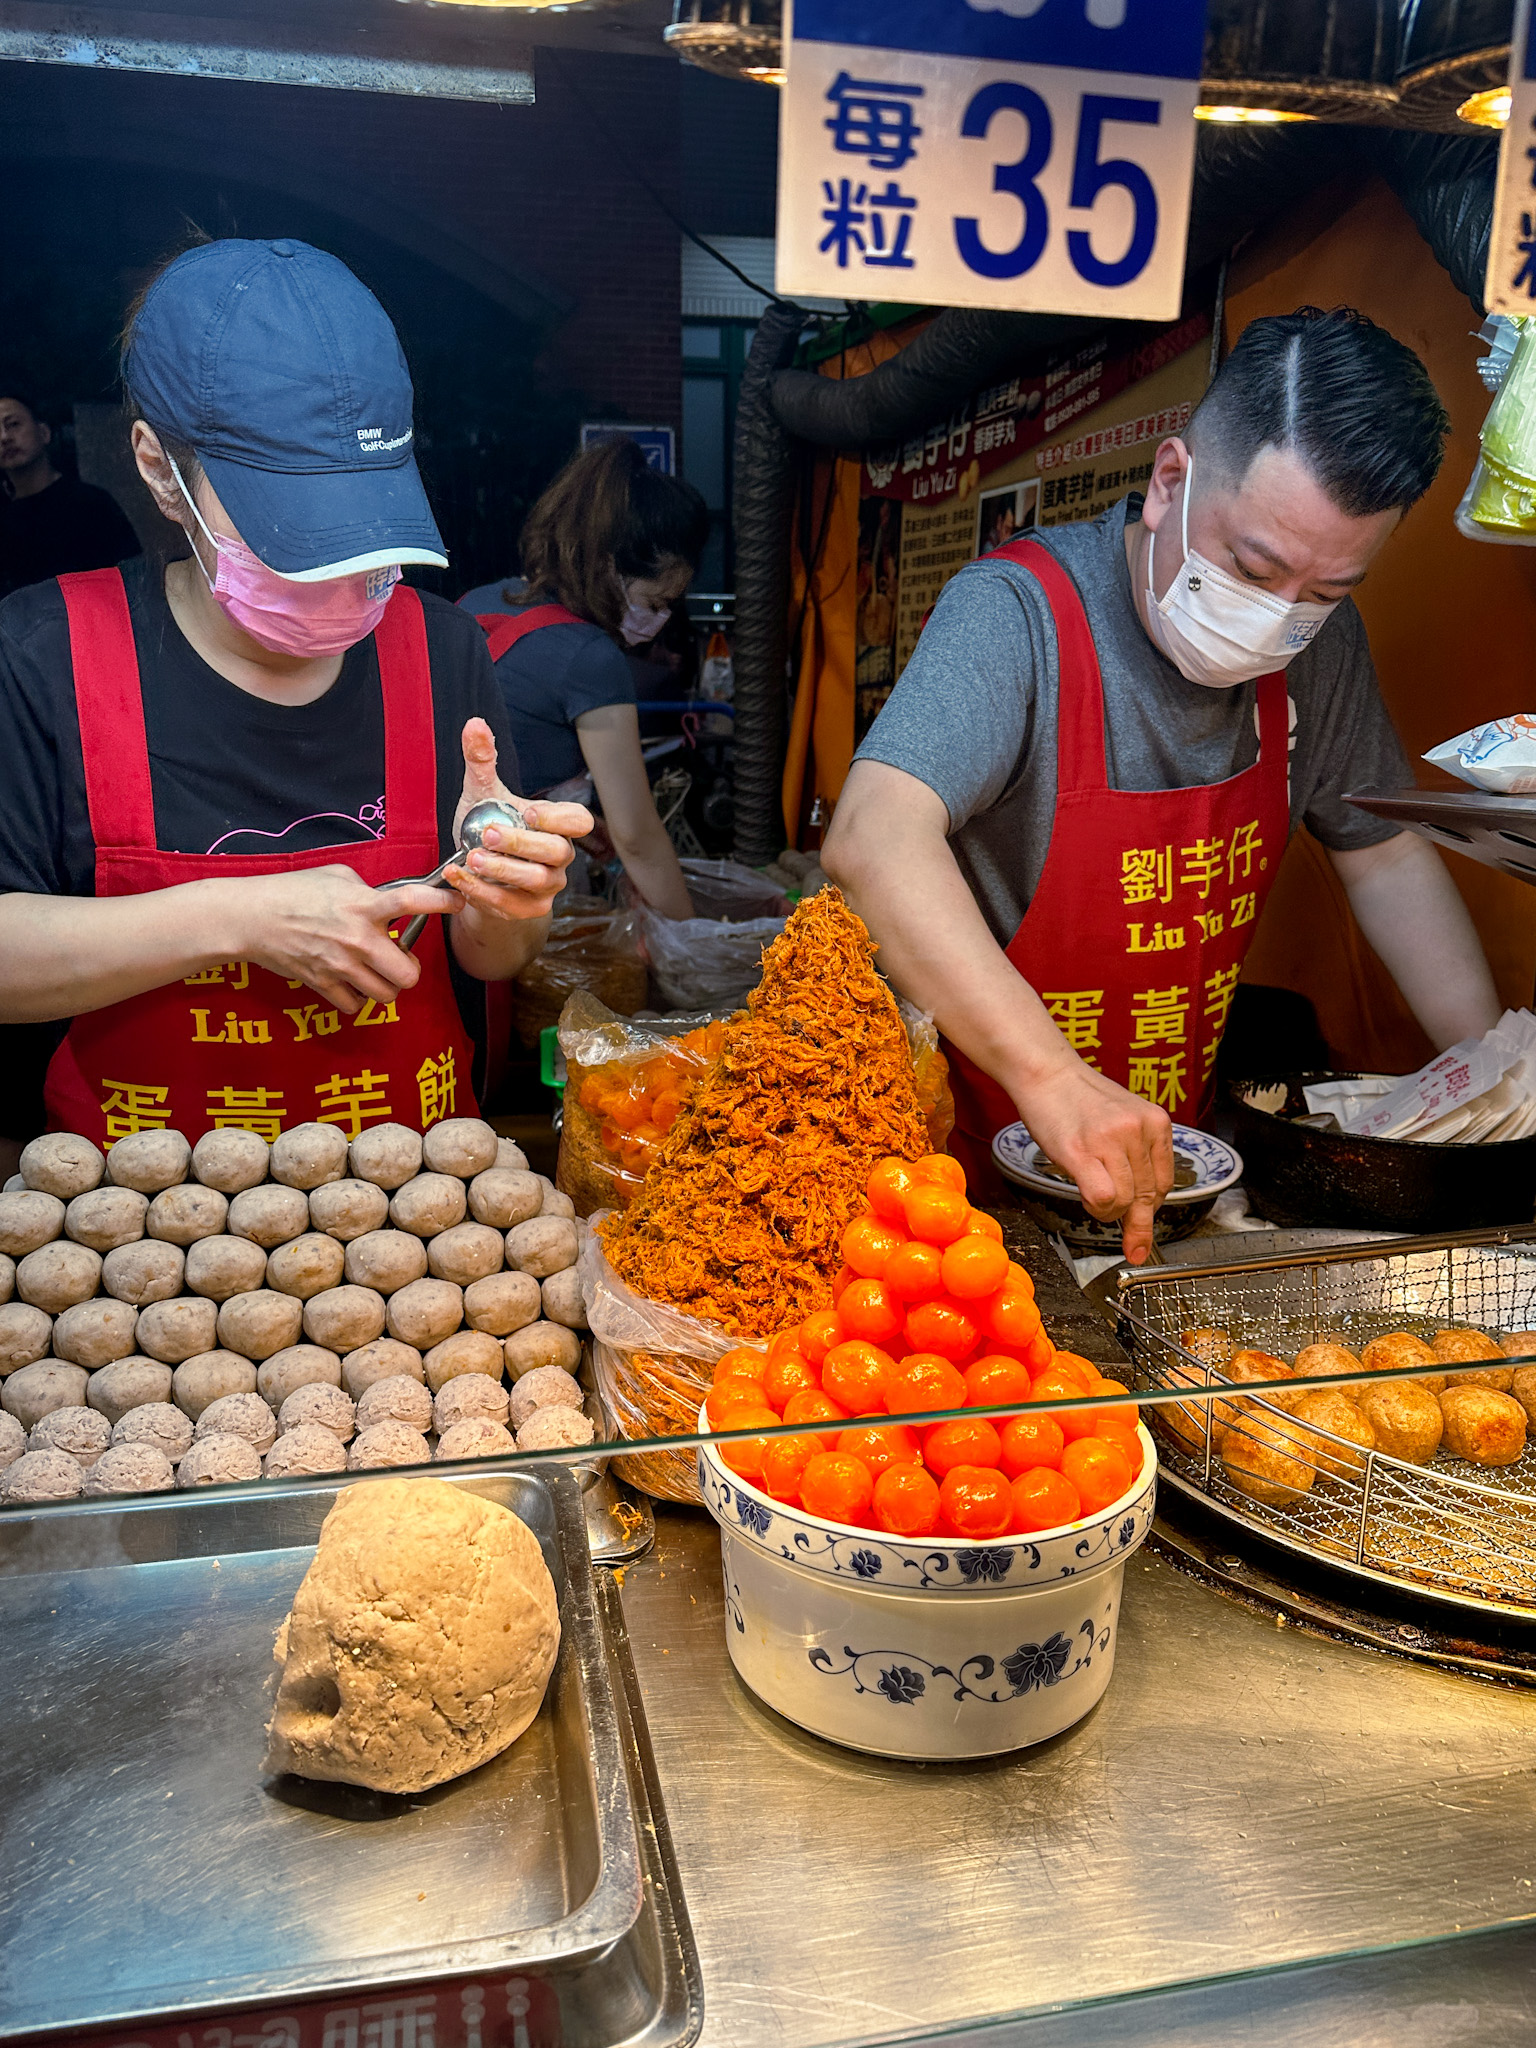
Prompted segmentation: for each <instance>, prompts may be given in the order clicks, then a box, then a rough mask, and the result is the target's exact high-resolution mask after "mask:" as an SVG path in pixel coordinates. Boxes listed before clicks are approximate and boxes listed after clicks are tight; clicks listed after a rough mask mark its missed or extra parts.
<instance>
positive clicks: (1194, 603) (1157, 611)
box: [1147, 455, 1339, 690]
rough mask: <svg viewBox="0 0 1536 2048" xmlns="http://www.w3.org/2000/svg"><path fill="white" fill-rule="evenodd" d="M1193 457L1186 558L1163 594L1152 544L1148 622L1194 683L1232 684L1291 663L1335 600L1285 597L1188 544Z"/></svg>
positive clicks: (1188, 475)
mask: <svg viewBox="0 0 1536 2048" xmlns="http://www.w3.org/2000/svg"><path fill="white" fill-rule="evenodd" d="M1194 487H1195V458H1194V457H1193V456H1192V455H1191V456H1190V458H1189V467H1188V469H1187V470H1186V471H1185V472H1184V504H1183V508H1182V510H1183V541H1184V559H1183V561H1182V562H1181V564H1180V565H1179V569H1178V572H1177V574H1176V575H1175V576H1174V579H1173V581H1172V582H1171V583H1170V584H1169V586H1168V594H1167V596H1166V597H1164V598H1162V599H1161V600H1159V598H1158V595H1157V589H1156V585H1155V584H1154V583H1153V580H1152V554H1153V548H1154V546H1155V544H1156V540H1157V536H1156V534H1154V535H1153V536H1152V542H1151V543H1150V544H1149V545H1148V548H1147V626H1148V630H1149V631H1150V632H1151V635H1152V638H1153V640H1154V641H1155V642H1156V643H1157V645H1158V647H1160V648H1161V650H1162V651H1163V653H1164V654H1166V655H1167V657H1168V659H1169V660H1170V661H1171V662H1172V663H1173V665H1174V667H1175V668H1176V669H1177V670H1178V671H1179V674H1180V675H1181V676H1183V677H1185V678H1186V680H1187V681H1189V682H1191V683H1204V684H1206V685H1207V687H1208V688H1211V689H1217V690H1224V689H1230V688H1231V687H1232V685H1233V684H1235V683H1246V682H1250V681H1251V680H1252V679H1253V677H1255V676H1267V675H1270V674H1272V673H1273V672H1274V671H1275V670H1276V669H1283V668H1285V667H1286V666H1287V665H1288V664H1289V663H1290V662H1293V661H1294V660H1295V659H1296V657H1297V655H1298V654H1300V652H1301V650H1302V649H1303V648H1304V647H1307V646H1310V645H1311V643H1312V642H1313V641H1314V640H1315V639H1316V638H1317V635H1318V633H1319V631H1320V630H1321V629H1322V626H1323V625H1324V623H1325V621H1326V620H1328V619H1329V618H1330V617H1331V616H1332V615H1333V613H1334V612H1336V611H1337V610H1338V608H1339V607H1338V604H1337V603H1335V604H1287V603H1286V602H1285V600H1284V598H1280V597H1275V596H1273V595H1272V594H1271V593H1270V592H1269V591H1267V590H1257V589H1255V588H1254V587H1253V585H1252V584H1248V583H1243V582H1241V581H1239V579H1238V578H1237V577H1236V576H1229V575H1228V574H1227V572H1226V570H1225V569H1218V568H1217V567H1216V564H1215V563H1214V562H1208V561H1207V560H1206V559H1205V557H1204V555H1197V554H1194V553H1192V552H1191V550H1190V545H1189V501H1190V497H1191V495H1192V494H1193V491H1194Z"/></svg>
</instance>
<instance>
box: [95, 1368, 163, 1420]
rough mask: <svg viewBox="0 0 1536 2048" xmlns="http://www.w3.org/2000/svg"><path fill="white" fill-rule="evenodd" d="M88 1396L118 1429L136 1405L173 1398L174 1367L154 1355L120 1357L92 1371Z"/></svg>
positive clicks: (96, 1408) (155, 1402)
mask: <svg viewBox="0 0 1536 2048" xmlns="http://www.w3.org/2000/svg"><path fill="white" fill-rule="evenodd" d="M85 1398H86V1401H87V1402H88V1403H89V1405H90V1406H91V1407H92V1408H94V1409H95V1410H96V1412H97V1414H98V1415H105V1417H106V1418H107V1420H108V1422H110V1423H111V1425H112V1427H113V1428H114V1429H116V1427H117V1425H118V1424H119V1423H120V1422H121V1421H122V1419H123V1417H124V1416H125V1415H128V1414H130V1413H131V1412H132V1411H133V1410H134V1409H135V1408H148V1407H150V1406H152V1405H155V1406H158V1405H160V1404H162V1403H164V1402H167V1401H169V1400H170V1398H171V1368H170V1367H169V1366H168V1365H161V1364H160V1362H159V1360H158V1359H154V1358H119V1359H117V1360H116V1361H115V1363H113V1364H112V1365H104V1366H103V1367H102V1368H101V1370H100V1371H99V1372H93V1373H92V1374H91V1377H90V1383H89V1385H88V1386H87V1387H86V1390H85Z"/></svg>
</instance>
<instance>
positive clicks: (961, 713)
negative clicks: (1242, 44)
mask: <svg viewBox="0 0 1536 2048" xmlns="http://www.w3.org/2000/svg"><path fill="white" fill-rule="evenodd" d="M1448 426H1449V422H1448V420H1447V418H1446V414H1445V411H1444V408H1443V407H1442V406H1441V404H1440V401H1439V399H1438V398H1437V397H1436V395H1435V391H1434V387H1433V385H1432V384H1431V383H1430V380H1429V377H1428V374H1427V372H1426V371H1425V369H1424V366H1423V364H1422V363H1421V362H1420V361H1419V359H1418V357H1417V356H1416V355H1414V353H1413V352H1412V350H1411V349H1408V348H1406V347H1404V346H1403V344H1402V343H1401V342H1399V341H1397V340H1395V339H1394V338H1393V337H1392V336H1391V335H1390V334H1388V333H1386V331H1385V330H1384V329H1382V328H1380V327H1377V326H1376V325H1375V324H1374V323H1373V322H1371V321H1369V320H1367V319H1365V318H1364V317H1363V316H1362V315H1360V314H1358V313H1354V312H1349V311H1336V312H1332V313H1323V312H1321V311H1319V310H1318V309H1317V308H1316V307H1304V308H1302V309H1301V310H1300V311H1299V312H1296V313H1291V314H1286V315H1283V316H1280V317H1278V318H1274V319H1267V320H1257V321H1255V322H1253V324H1252V325H1251V326H1250V327H1248V328H1247V330H1246V331H1245V332H1244V334H1243V335H1242V337H1241V339H1240V340H1239V341H1238V343H1237V345H1236V346H1235V347H1234V349H1233V350H1232V353H1231V354H1230V356H1229V357H1228V358H1227V360H1226V362H1225V363H1224V364H1223V365H1222V368H1221V370H1220V371H1219V372H1218V374H1217V376H1216V378H1215V380H1214V381H1213V383H1212V385H1211V387H1210V390H1209V391H1208V392H1207V394H1206V396H1205V398H1204V400H1203V401H1202V402H1201V404H1200V405H1199V407H1198V408H1197V409H1196V411H1195V414H1194V416H1193V418H1192V419H1191V421H1190V424H1189V427H1188V429H1187V430H1186V432H1185V433H1184V434H1183V435H1182V436H1181V437H1178V438H1176V439H1173V440H1169V441H1165V442H1163V444H1162V445H1161V446H1160V447H1159V449H1158V451H1157V455H1156V458H1155V460H1154V462H1153V465H1152V474H1151V476H1150V478H1149V480H1148V484H1147V490H1146V495H1145V498H1144V499H1141V498H1138V497H1136V496H1135V495H1132V496H1131V497H1129V498H1127V499H1125V500H1124V501H1122V502H1121V503H1120V504H1119V505H1116V506H1115V507H1114V508H1113V510H1112V511H1110V512H1107V513H1105V514H1104V515H1103V516H1102V517H1100V518H1098V519H1095V520H1092V521H1088V522H1084V523H1082V524H1080V525H1071V526H1062V527H1057V528H1054V529H1053V530H1051V531H1050V532H1047V533H1036V534H1034V535H1032V536H1031V537H1029V538H1028V539H1023V540H1017V541H1013V542H1010V543H1009V544H1008V545H1007V546H1005V547H1003V548H1001V549H999V550H997V551H996V552H994V553H992V554H990V555H987V556H985V557H984V558H983V559H982V560H980V561H977V562H974V563H972V564H970V565H969V566H968V567H967V568H965V569H964V570H962V571H961V572H960V574H959V575H958V576H956V577H955V578H954V579H953V580H952V581H951V582H950V583H949V584H948V586H947V587H946V588H945V590H944V592H943V595H942V596H941V597H940V599H939V602H938V604H937V606H936V607H935V610H934V613H933V617H932V619H931V620H930V622H929V624H928V626H927V628H926V629H925V631H924V633H923V636H922V638H921V640H920V641H919V642H918V645H917V648H916V650H915V651H914V653H913V655H912V658H911V660H910V662H909V663H908V665H907V667H906V669H905V671H904V672H903V674H902V676H901V679H900V681H899V682H898V683H897V685H896V688H895V690H894V691H893V693H892V695H891V698H890V701H889V702H888V703H887V705H886V707H885V709H884V710H883V711H882V713H881V715H880V717H879V719H878V720H877V721H876V723H875V725H874V727H873V728H872V730H871V731H870V733H869V736H868V737H867V739H866V740H865V741H864V744H863V745H862V746H861V747H860V749H859V752H858V755H857V758H856V759H855V761H854V764H853V767H852V769H851V771H850V773H849V776H848V781H847V783H846V785H845V787H844V790H843V794H842V797H841V799H840V801H839V804H838V808H837V813H836V817H835V819H834V822H833V827H832V831H831V834H830V835H829V837H828V840H827V843H826V846H825V848H824V850H823V856H822V857H823V860H824V862H825V865H826V868H827V871H828V873H829V874H831V875H832V877H833V878H834V880H836V881H839V882H841V883H842V885H843V887H844V888H845V889H846V890H847V892H848V894H849V896H850V897H851V899H852V900H853V902H854V904H855V906H856V907H857V908H858V910H859V911H860V913H861V915H862V916H863V917H864V918H865V920H866V922H867V923H868V924H869V926H870V929H871V931H872V933H873V935H874V937H875V938H876V940H877V941H878V942H879V944H880V947H881V960H882V964H883V965H884V966H885V967H886V968H887V969H888V970H889V972H890V973H891V975H892V977H893V979H894V980H895V981H896V982H897V983H898V985H899V986H900V987H901V988H902V989H903V990H904V991H905V993H906V994H908V995H909V996H910V997H912V998H913V1000H914V1001H916V1002H919V1003H921V1004H922V1005H924V1006H925V1007H926V1008H928V1009H930V1010H931V1011H932V1012H933V1013H934V1015H935V1017H936V1018H937V1020H938V1022H939V1025H940V1027H941V1029H942V1030H943V1032H944V1034H945V1037H946V1039H947V1041H948V1051H949V1054H950V1059H951V1065H952V1070H953V1078H954V1084H955V1094H956V1107H957V1114H958V1121H957V1128H956V1133H955V1139H954V1140H952V1143H953V1145H954V1149H955V1150H957V1151H958V1152H960V1153H961V1156H962V1157H964V1158H965V1160H966V1164H967V1166H968V1168H969V1170H970V1171H971V1174H972V1176H973V1185H977V1186H986V1185H987V1183H988V1181H989V1180H991V1181H992V1182H994V1183H995V1180H996V1168H995V1167H994V1166H993V1165H992V1161H991V1156H990V1145H991V1140H992V1137H993V1136H994V1134H995V1133H996V1132H997V1131H998V1130H999V1129H1000V1128H1002V1127H1003V1126H1004V1125H1006V1124H1008V1123H1011V1122H1012V1121H1013V1120H1014V1118H1015V1117H1016V1116H1021V1117H1022V1118H1023V1119H1024V1121H1025V1123H1026V1124H1027V1125H1028V1127H1029V1130H1030V1132H1031V1134H1032V1136H1033V1137H1035V1138H1036V1139H1037V1140H1038V1141H1039V1143H1040V1144H1041V1145H1042V1146H1043V1148H1044V1149H1045V1151H1046V1152H1047V1153H1048V1154H1049V1156H1050V1157H1051V1158H1052V1159H1054V1160H1056V1161H1057V1162H1059V1164H1060V1165H1061V1166H1062V1167H1063V1168H1064V1169H1065V1170H1066V1171H1067V1172H1068V1173H1069V1174H1070V1175H1071V1176H1072V1178H1073V1179H1074V1180H1075V1181H1076V1182H1077V1184H1078V1187H1079V1189H1080V1191H1081V1193H1082V1196H1083V1199H1084V1201H1085V1203H1086V1204H1087V1206H1088V1207H1089V1208H1090V1210H1092V1212H1093V1213H1094V1214H1095V1215H1098V1216H1101V1217H1105V1218H1109V1217H1119V1218H1121V1219H1122V1234H1123V1240H1124V1245H1125V1251H1126V1255H1127V1257H1128V1258H1131V1259H1133V1260H1139V1259H1142V1258H1145V1257H1146V1255H1147V1253H1148V1251H1149V1250H1150V1247H1151V1239H1152V1214H1153V1211H1154V1209H1155V1208H1156V1206H1157V1204H1158V1202H1159V1201H1161V1199H1162V1197H1163V1196H1164V1195H1165V1194H1166V1193H1167V1191H1168V1189H1169V1188H1170V1186H1171V1185H1172V1180H1173V1155H1172V1144H1171V1121H1170V1113H1171V1114H1172V1116H1176V1117H1178V1118H1179V1119H1180V1120H1181V1121H1183V1122H1186V1123H1195V1122H1198V1121H1200V1120H1201V1118H1202V1117H1203V1116H1204V1115H1206V1114H1207V1113H1208V1111H1209V1108H1210V1105H1211V1101H1212V1097H1213V1093H1214V1083H1215V1063H1216V1054H1217V1051H1218V1048H1219V1046H1220V1043H1221V1037H1222V1032H1223V1030H1224V1028H1225V1024H1226V1019H1227V1014H1228V1011H1229V1010H1230V1007H1231V1003H1232V994H1233V990H1234V987H1235V985H1236V982H1237V979H1238V975H1239V973H1240V971H1241V968H1242V962H1243V956H1244V954H1245V953H1246V951H1247V947H1248V943H1249V941H1250V940H1251V938H1252V936H1253V932H1254V930H1255V928H1256V924H1257V919H1258V916H1259V913H1260V911H1261V910H1262V908H1263V904H1264V899H1265V896H1266V895H1267V893H1268V890H1269V887H1270V885H1271V883H1272V882H1273V880H1274V877H1275V874H1276V871H1277V870H1278V868H1279V865H1280V858H1281V855H1282V854H1283V853H1284V851H1285V846H1286V842H1287V840H1288V838H1289V836H1290V834H1291V833H1292V832H1293V831H1295V830H1296V829H1297V827H1298V826H1300V825H1303V824H1305V825H1306V826H1307V828H1308V829H1309V831H1311V832H1312V834H1313V835H1314V837H1315V838H1317V839H1318V840H1319V841H1320V842H1321V843H1322V845H1323V846H1324V847H1326V849H1327V850H1328V853H1329V856H1330V858H1331V860H1332V862H1333V866H1334V868H1335V870H1336V872H1337V873H1338V876H1339V879H1340V881H1341V882H1342V883H1343V886H1344V889H1345V891H1346V893H1347V895H1348V897H1349V901H1350V906H1351V908H1352V909H1353V911H1354V914H1355V917H1356V919H1357V921H1358V922H1359V925H1360V927H1361V929H1362V930H1363V932H1364V933H1365V936H1366V937H1367V939H1368V940H1369V941H1370V943H1371V944H1372V945H1373V946H1374V947H1375V949H1376V951H1377V953H1378V954H1379V955H1380V956H1381V959H1382V960H1383V962H1384V963H1385V965H1386V966H1387V968H1388V969H1389V971H1390V972H1391V973H1392V975H1393V978H1394V979H1395V980H1396V982H1397V984H1398V987H1399V988H1400V989H1401V991H1402V993H1403V995H1404V997H1405V998H1406V1000H1407V1002H1408V1004H1409V1006H1410V1008H1411V1009H1412V1010H1413V1012H1414V1014H1415V1016H1416V1017H1417V1018H1418V1020H1419V1022H1420V1024H1422V1026H1423V1027H1424V1030H1425V1031H1426V1032H1427V1034H1428V1035H1429V1037H1430V1038H1431V1039H1432V1040H1433V1041H1434V1043H1435V1045H1436V1046H1437V1047H1441V1048H1443V1047H1445V1046H1447V1045H1451V1044H1454V1043H1455V1042H1456V1041H1457V1040H1458V1039H1461V1038H1465V1037H1469V1036H1473V1035H1476V1034H1478V1033H1480V1032H1482V1031H1485V1030H1487V1029H1488V1028H1489V1027H1490V1026H1491V1025H1492V1024H1493V1023H1495V1022H1496V1021H1497V1018H1498V1014H1499V1003H1498V998H1497V996H1496V994H1495V992H1494V987H1493V980H1492V976H1491V975H1490V973H1489V970H1488V965H1487V962H1486V960H1485V959H1484V957H1483V953H1482V949H1481V947H1480V945H1479V943H1478V940H1477V937H1476V934H1475V932H1474V931H1473V928H1472V924H1471V920H1470V919H1469V917H1468V916H1467V913H1466V910H1465V907H1464V906H1463V904H1462V901H1461V898H1460V896H1459V895H1458V894H1457V891H1456V888H1455V886H1454V884H1453V883H1452V881H1451V878H1450V876H1449V874H1448V873H1447V872H1446V869H1445V867H1444V865H1443V863H1442V862H1441V860H1440V858H1439V856H1438V855H1437V854H1436V853H1435V851H1434V849H1433V848H1432V847H1431V846H1429V845H1428V844H1427V842H1425V841H1424V840H1422V839H1420V838H1418V837H1416V836H1415V835H1414V834H1411V833H1405V832H1400V831H1398V830H1396V829H1395V828H1394V827H1393V826H1391V825H1389V824H1386V823H1384V822H1383V821H1381V820H1379V819H1375V818H1371V817H1369V816H1368V815H1367V814H1366V813H1365V812H1363V811H1358V810H1355V809H1354V808H1352V807H1351V806H1350V805H1349V804H1348V803H1347V802H1346V801H1345V796H1346V794H1347V792H1349V791H1351V790H1360V789H1364V788H1367V787H1370V786H1372V785H1375V786H1385V787H1389V788H1390V787H1401V786H1403V785H1404V784H1407V783H1411V781H1412V779H1413V778H1412V775H1411V773H1410V771H1409V768H1408V764H1407V761H1406V759H1405V757H1404V755H1403V750H1402V747H1401V745H1400V744H1399V742H1398V739H1397V735H1396V734H1395V732H1394V731H1393V729H1392V724H1391V720H1390V719H1389V717H1388V715H1387V711H1386V707H1385V705H1384V704H1383V703H1382V700H1381V695H1380V691H1379V689H1378V686H1377V682H1376V674H1375V670H1374V667H1373V666H1372V662H1371V654H1370V648H1369V645H1368V643H1367V640H1366V635H1365V628H1364V625H1363V624H1362V622H1361V619H1360V615H1359V613H1358V612H1357V611H1356V609H1355V607H1354V605H1353V603H1352V602H1351V601H1350V592H1351V591H1352V590H1353V589H1355V587H1356V586H1357V585H1358V584H1359V583H1360V582H1361V581H1362V579H1363V578H1364V576H1365V574H1366V571H1367V569H1368V568H1369V567H1370V564H1371V562H1372V561H1373V560H1374V558H1375V556H1376V555H1377V553H1378V552H1379V551H1380V549H1381V548H1382V547H1383V545H1384V544H1385V543H1386V541H1387V540H1388V539H1389V538H1390V536H1391V534H1392V533H1393V532H1394V531H1395V529H1396V528H1397V526H1398V525H1399V523H1400V522H1401V520H1402V518H1403V516H1404V515H1405V513H1406V512H1407V511H1408V509H1409V507H1410V506H1412V505H1413V504H1414V503H1415V502H1416V501H1417V500H1418V499H1419V498H1420V497H1422V496H1423V494H1424V492H1425V491H1426V490H1428V488H1429V486H1430V484H1431V483H1432V482H1433V481H1434V478H1435V475H1436V472H1437V471H1438V469H1439V466H1440V458H1441V450H1442V443H1443V440H1444V436H1445V434H1446V432H1447V429H1448Z"/></svg>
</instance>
